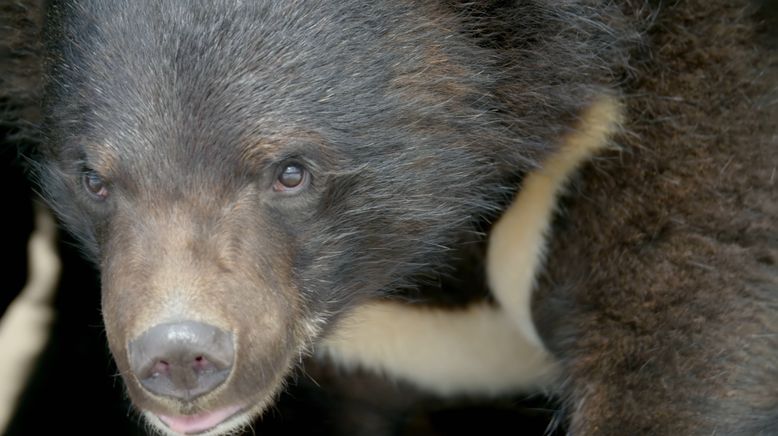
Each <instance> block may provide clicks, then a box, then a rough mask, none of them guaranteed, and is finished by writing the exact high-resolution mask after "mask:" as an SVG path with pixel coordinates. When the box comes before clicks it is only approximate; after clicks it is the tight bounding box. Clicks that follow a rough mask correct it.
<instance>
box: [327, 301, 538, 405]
mask: <svg viewBox="0 0 778 436" xmlns="http://www.w3.org/2000/svg"><path fill="white" fill-rule="evenodd" d="M318 352H319V355H320V356H324V357H329V358H331V359H332V360H333V361H335V362H336V363H339V364H341V365H343V366H344V367H346V368H355V367H364V368H367V369H370V370H373V371H377V372H379V373H385V374H386V375H389V376H391V377H395V378H400V379H405V380H407V381H410V382H413V383H414V384H416V385H418V386H419V387H422V388H425V389H428V390H430V391H432V392H436V393H439V394H442V395H452V394H478V395H484V394H501V393H504V392H506V391H513V390H516V389H532V390H535V389H537V388H539V387H540V386H541V385H542V384H543V382H544V381H547V380H546V376H547V375H551V374H550V373H551V371H550V369H551V368H552V366H553V365H552V362H551V360H550V359H549V356H548V355H547V353H545V352H544V351H543V350H542V349H539V348H538V347H535V346H533V345H532V344H530V343H528V342H526V341H523V340H522V338H521V336H519V335H518V334H517V333H516V329H515V327H514V326H513V324H512V322H511V320H510V319H509V318H508V317H507V316H506V314H505V313H504V312H502V311H501V310H500V309H499V308H496V307H492V306H489V305H486V304H477V305H473V306H471V307H468V308H467V309H463V310H461V311H451V310H440V309H431V308H423V307H412V306H408V305H405V304H401V303H391V302H376V303H370V304H367V305H364V306H361V307H359V308H357V309H356V311H355V312H354V313H353V315H352V316H350V317H349V318H348V319H347V320H345V321H344V323H343V325H341V326H340V328H339V330H338V331H337V332H335V334H333V335H332V336H330V337H329V338H328V339H327V340H326V341H325V343H324V344H323V346H322V347H321V348H319V349H318Z"/></svg>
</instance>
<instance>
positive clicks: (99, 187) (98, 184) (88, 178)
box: [82, 170, 108, 201]
mask: <svg viewBox="0 0 778 436" xmlns="http://www.w3.org/2000/svg"><path fill="white" fill-rule="evenodd" d="M82 180H83V183H84V189H86V191H87V192H88V193H89V195H90V196H91V197H92V198H94V199H95V200H98V201H103V200H105V199H106V198H108V187H107V186H106V183H105V181H104V180H103V178H102V177H100V175H99V174H97V173H96V172H95V171H93V170H86V171H84V175H83V176H82Z"/></svg>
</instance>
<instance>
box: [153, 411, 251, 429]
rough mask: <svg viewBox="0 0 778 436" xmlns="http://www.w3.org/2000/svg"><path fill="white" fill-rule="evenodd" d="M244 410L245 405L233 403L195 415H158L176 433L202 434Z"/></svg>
mask: <svg viewBox="0 0 778 436" xmlns="http://www.w3.org/2000/svg"><path fill="white" fill-rule="evenodd" d="M243 410H244V407H243V406H242V405H233V406H227V407H224V408H221V409H216V410H213V411H207V412H201V413H198V414H195V415H178V416H168V415H157V418H159V420H160V421H162V423H163V424H164V425H165V426H166V427H167V428H168V429H169V430H170V431H172V432H174V433H177V434H200V433H205V432H207V431H209V430H211V429H213V428H214V427H216V426H218V425H220V424H222V423H224V422H226V421H229V420H230V418H233V417H235V416H236V415H239V414H240V412H242V411H243Z"/></svg>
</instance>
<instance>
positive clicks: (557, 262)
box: [534, 1, 778, 435]
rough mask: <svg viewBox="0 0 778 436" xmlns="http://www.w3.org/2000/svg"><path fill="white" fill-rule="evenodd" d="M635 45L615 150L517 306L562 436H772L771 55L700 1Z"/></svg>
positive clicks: (670, 15)
mask: <svg viewBox="0 0 778 436" xmlns="http://www.w3.org/2000/svg"><path fill="white" fill-rule="evenodd" d="M647 42H648V43H647V46H646V50H647V51H648V52H647V55H648V56H644V57H642V59H644V63H642V64H641V65H640V72H639V73H638V76H637V77H636V79H635V80H634V81H632V82H631V83H630V85H629V91H628V97H627V103H628V108H629V116H628V123H627V125H626V127H627V129H628V131H629V133H628V134H625V135H622V137H620V138H619V141H620V142H621V143H622V144H623V148H622V150H621V151H620V152H614V153H611V154H610V155H608V156H605V157H603V158H602V159H600V160H598V161H597V163H596V165H595V167H594V168H592V169H591V170H590V171H588V172H587V173H586V175H585V177H584V178H583V180H582V184H581V187H580V191H578V192H580V193H581V195H580V196H576V197H575V198H574V199H571V200H570V202H569V204H568V206H567V210H566V213H565V218H564V220H563V222H562V223H560V225H559V226H558V228H557V229H556V233H555V238H554V241H553V246H552V249H551V251H550V253H551V255H550V257H549V259H548V262H547V271H546V274H545V276H544V280H543V284H544V286H543V287H542V290H541V292H540V293H539V295H538V296H537V298H536V300H535V302H534V310H535V313H536V316H537V317H538V319H539V324H540V330H541V332H543V334H544V338H545V340H546V341H547V343H548V344H549V345H550V347H551V348H552V351H554V352H556V353H557V354H558V355H559V356H560V357H561V358H562V362H563V365H564V373H565V380H564V383H563V384H562V387H561V389H562V392H563V393H564V398H565V400H566V402H567V409H568V410H571V411H574V412H573V413H572V414H571V415H570V416H569V418H567V419H569V426H570V432H571V433H572V434H597V435H622V434H647V435H649V434H650V435H659V434H662V435H665V434H666V435H680V434H683V435H710V434H722V435H757V434H759V435H772V434H778V269H777V268H776V261H777V260H778V257H777V256H778V232H777V229H778V189H777V188H776V187H777V186H778V176H776V168H778V143H776V136H775V135H776V130H775V126H776V122H777V121H778V116H777V114H776V109H775V90H776V88H775V86H776V80H775V66H776V64H775V61H774V59H775V58H774V49H775V47H768V48H767V49H766V48H765V47H764V46H760V45H759V44H760V37H759V36H758V34H757V33H755V26H754V25H753V23H752V22H751V21H750V19H749V17H748V13H747V12H746V9H745V8H743V7H742V6H738V5H733V4H732V2H709V1H708V2H696V1H689V2H680V3H677V4H674V5H667V6H665V7H664V8H663V9H662V10H661V11H660V13H659V15H658V16H657V18H656V21H655V22H654V23H653V24H652V26H651V28H650V30H649V39H648V41H647ZM626 429H629V430H628V431H627V430H626Z"/></svg>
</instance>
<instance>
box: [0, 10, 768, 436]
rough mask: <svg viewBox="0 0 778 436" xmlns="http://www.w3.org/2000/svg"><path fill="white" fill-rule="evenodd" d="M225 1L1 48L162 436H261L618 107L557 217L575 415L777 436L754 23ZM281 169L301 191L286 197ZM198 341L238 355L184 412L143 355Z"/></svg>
mask: <svg viewBox="0 0 778 436" xmlns="http://www.w3.org/2000/svg"><path fill="white" fill-rule="evenodd" d="M220 5H221V6H220V8H219V9H218V10H216V9H215V7H214V6H213V5H211V4H208V5H205V4H197V5H191V4H184V3H181V2H176V1H165V2H160V3H156V4H154V5H145V4H143V5H141V4H139V3H137V2H125V3H122V4H96V3H89V2H55V3H54V4H53V6H52V8H51V10H50V14H49V20H48V22H47V24H46V28H47V35H48V37H47V40H46V41H47V42H46V49H45V51H43V50H42V49H40V47H39V46H36V45H35V44H34V43H33V44H32V45H31V46H30V47H31V48H29V49H27V51H24V50H22V51H20V50H19V49H18V47H17V43H26V42H27V41H26V39H27V38H30V39H31V40H33V41H35V37H36V35H37V34H38V30H37V29H39V26H38V24H39V23H40V22H41V20H40V19H37V18H33V19H30V18H29V17H39V16H40V15H36V13H35V10H34V9H30V10H25V8H24V7H22V6H19V5H16V4H12V5H10V6H4V7H5V8H6V10H8V11H11V12H13V13H11V12H9V13H7V14H6V16H8V17H11V18H12V20H14V23H13V26H11V28H21V29H22V30H21V31H20V32H21V33H18V32H17V33H15V36H14V37H13V38H0V44H4V45H3V46H2V53H3V57H4V58H9V59H12V60H13V61H12V62H8V63H2V64H0V73H2V74H0V77H2V78H3V84H2V87H0V92H2V93H3V94H2V95H1V96H0V101H2V104H3V105H4V106H5V109H6V113H7V114H8V115H9V116H8V117H7V118H9V119H12V120H14V122H16V121H18V120H20V119H22V120H29V121H31V122H33V123H34V122H36V121H40V120H41V119H42V120H43V122H42V124H41V129H40V130H30V131H31V132H35V131H40V132H42V133H43V137H44V138H45V139H44V140H43V141H42V143H41V144H40V146H39V147H38V148H37V149H36V151H35V152H34V153H31V154H34V155H35V156H34V157H35V159H36V161H37V162H38V163H37V164H36V165H37V167H36V174H37V176H38V177H39V179H40V181H41V185H42V187H43V189H44V191H45V194H46V196H47V197H48V199H49V201H50V203H51V204H52V206H53V207H54V208H55V209H56V210H57V212H58V213H59V215H60V217H61V218H62V220H63V222H64V223H65V225H67V226H68V228H69V229H70V230H71V231H73V232H74V233H75V234H76V235H78V237H79V238H80V240H81V241H82V242H83V245H84V247H85V248H86V251H87V252H88V254H89V255H90V256H92V258H93V259H95V260H96V261H97V263H98V264H99V265H100V266H101V270H102V279H103V280H102V281H103V311H104V316H105V322H106V328H107V332H108V338H109V343H110V345H111V349H112V352H113V354H114V356H115V358H116V360H117V364H118V366H119V368H120V370H121V372H122V375H123V376H124V379H125V381H126V383H127V385H128V390H129V393H130V396H131V398H132V399H133V401H134V402H135V403H136V405H137V406H138V407H139V408H141V409H143V410H145V411H147V413H148V416H149V417H150V419H151V421H152V422H154V423H156V424H157V425H158V426H159V427H160V429H162V430H164V426H163V425H162V424H161V423H160V422H159V421H158V420H157V421H155V418H154V417H155V415H157V414H168V415H169V414H181V415H186V414H192V413H197V412H200V413H203V412H207V411H209V410H214V409H217V408H224V407H227V406H231V405H234V404H241V405H245V410H244V412H245V413H241V414H240V415H241V416H238V417H236V418H235V419H233V420H230V421H229V422H226V423H224V424H223V425H221V426H219V427H217V428H215V429H214V431H213V432H214V433H217V432H221V431H226V430H228V429H230V428H233V427H235V425H237V424H238V423H240V422H242V421H247V420H248V419H249V418H251V417H252V416H254V415H256V414H259V413H260V412H261V411H262V410H263V409H264V408H265V406H266V405H267V404H268V403H269V402H270V401H272V399H273V396H274V394H275V393H276V392H277V391H278V390H279V389H281V387H282V384H283V378H284V377H285V376H286V374H287V373H288V372H289V370H290V368H291V367H292V366H293V365H294V362H295V361H296V360H297V356H298V355H300V354H304V353H305V352H306V350H308V349H309V347H310V345H311V344H312V343H315V342H316V341H317V340H318V339H319V337H320V336H321V334H322V332H323V331H326V330H327V328H330V327H331V326H334V325H336V323H335V321H337V319H338V318H339V316H341V315H342V314H345V313H348V311H349V310H351V308H352V307H354V306H355V305H356V304H359V303H360V302H362V301H364V300H365V299H367V298H374V297H381V296H385V297H391V296H392V295H394V294H395V292H396V291H398V290H400V289H401V288H407V287H409V286H413V285H414V284H415V283H416V280H418V279H419V277H429V275H431V274H432V275H434V274H436V273H438V272H439V270H440V269H439V268H437V267H438V266H440V265H443V266H445V265H448V264H450V263H451V262H452V261H453V260H452V259H451V257H452V255H453V254H454V253H455V252H456V251H455V250H453V248H454V247H456V245H457V244H458V243H459V242H460V241H462V240H463V239H467V238H471V237H472V236H469V235H472V234H473V232H474V230H477V229H478V225H480V223H481V222H482V220H483V219H488V218H494V217H496V216H497V215H498V214H499V213H500V211H501V209H502V208H503V205H504V204H505V203H506V199H507V198H509V196H510V194H511V193H512V191H513V190H514V189H515V188H514V185H515V181H516V180H517V178H519V177H521V176H522V175H523V174H524V173H526V171H528V170H531V169H533V168H535V167H536V166H537V164H538V162H540V161H542V160H543V158H544V157H545V156H547V155H548V154H549V153H550V152H553V151H554V147H555V144H559V143H560V141H559V139H560V138H561V137H563V136H564V135H565V133H567V132H568V131H569V130H570V129H571V127H572V126H574V123H575V120H576V117H578V116H579V115H580V114H581V113H582V110H583V109H584V108H586V107H588V106H589V105H590V104H591V103H592V102H593V101H594V99H595V97H597V96H600V95H603V94H607V93H611V94H617V95H623V96H624V97H625V98H624V100H625V104H626V108H627V119H626V127H627V131H628V132H629V133H627V134H624V135H622V136H621V137H620V138H619V142H620V143H621V145H622V147H621V150H620V151H619V152H614V153H612V154H610V155H608V156H606V157H604V158H602V159H600V160H598V162H597V163H596V165H595V166H594V167H593V168H591V169H590V170H589V171H587V172H586V173H585V174H584V175H583V177H582V179H581V180H580V183H579V184H578V185H577V188H576V189H574V190H573V191H572V193H571V195H570V196H569V199H568V201H567V202H566V204H565V205H566V207H565V213H564V215H563V217H562V218H560V219H559V220H558V222H557V223H556V225H555V226H554V231H553V237H552V239H551V241H550V247H549V250H548V259H547V262H546V269H545V271H544V272H543V274H542V276H541V280H540V283H539V287H538V289H537V292H536V293H535V294H534V295H533V301H532V304H533V314H532V318H533V320H534V321H535V328H536V329H537V332H538V334H539V336H540V339H541V340H542V341H543V343H544V344H545V345H546V346H547V347H548V349H549V350H550V351H551V352H552V353H553V354H554V355H555V356H556V357H557V359H558V360H559V362H560V369H561V372H560V373H561V374H562V375H561V377H560V381H559V383H558V384H557V386H556V390H557V392H558V394H559V395H560V396H561V397H562V398H563V400H564V402H565V410H564V412H565V413H564V415H562V416H563V418H562V419H563V420H564V422H565V423H566V424H568V425H569V427H570V431H571V432H572V433H573V434H592V435H594V434H598V435H600V434H606V435H608V434H614V435H615V434H713V433H720V434H760V433H761V434H769V433H770V432H772V431H773V430H774V429H775V428H776V427H778V414H777V413H776V410H778V393H777V392H778V389H775V387H776V380H778V373H777V372H776V368H778V362H777V360H778V352H777V351H776V350H778V315H777V314H778V307H777V305H776V301H778V297H776V293H778V291H777V290H776V286H777V285H776V281H778V273H777V272H776V266H775V264H776V238H775V235H776V216H777V215H778V212H776V208H777V207H778V206H776V203H775V198H776V188H775V185H776V184H775V177H776V176H775V169H776V166H778V162H776V160H777V159H778V157H776V153H775V147H776V144H775V142H774V140H775V139H774V138H775V136H774V134H775V131H774V129H775V127H774V120H775V110H774V106H771V105H770V103H771V102H772V101H773V97H770V92H772V91H774V89H773V88H774V86H775V83H776V82H775V78H774V71H773V70H772V69H770V61H771V56H772V52H771V51H770V50H769V49H767V48H765V47H763V46H760V45H759V38H758V35H757V33H756V29H757V27H756V25H755V24H754V22H753V21H752V20H750V18H749V17H748V15H747V14H746V12H745V11H746V6H747V5H733V4H732V2H725V1H713V2H710V1H709V2H704V3H703V2H699V3H698V2H694V1H689V2H682V3H678V4H675V5H668V6H663V7H661V8H657V9H656V10H654V9H652V8H650V7H647V6H645V5H644V4H643V3H642V2H633V1H625V2H622V3H621V4H620V5H618V6H616V5H612V4H610V3H609V2H602V3H600V2H583V1H582V2H556V1H541V0H536V1H520V2H482V3H475V4H473V3H462V4H460V3H459V2H453V1H452V2H431V1H420V2H383V1H377V2H369V3H365V2H356V1H355V2H351V1H345V2H324V1H323V2H313V1H304V2H303V1H284V2H247V3H245V4H241V5H237V4H235V5H232V4H229V5H227V4H220ZM4 12H5V10H4ZM28 12H29V13H28ZM20 16H21V17H22V18H18V17H20ZM2 28H3V29H6V27H5V26H3V27H2ZM630 58H631V60H630V61H628V59H630ZM41 59H45V60H46V63H47V67H46V68H45V71H46V80H45V81H37V80H36V78H38V77H40V76H39V75H38V74H36V73H37V72H39V71H41V68H40V65H41V63H40V60H41ZM6 70H9V71H6ZM44 87H45V89H46V92H45V93H43V92H42V89H43V88H44ZM36 96H44V97H43V99H44V103H45V104H44V112H43V116H42V117H39V116H38V114H40V112H39V111H36V108H37V107H38V106H37V105H36V104H31V103H33V102H35V100H36ZM37 136H38V135H37V134H29V135H22V134H20V137H26V138H33V139H34V138H36V137H37ZM287 162H295V163H298V164H302V165H304V166H306V168H308V170H309V171H310V174H311V175H312V176H311V183H310V185H309V186H308V187H307V189H305V190H304V191H302V192H301V193H300V194H299V195H295V196H286V197H284V196H281V195H277V193H274V192H272V190H271V189H269V188H270V186H271V185H272V183H273V179H274V177H275V176H276V175H277V174H278V171H279V167H282V166H283V165H284V164H285V163H287ZM93 172H95V173H96V174H99V175H100V176H101V177H102V178H103V179H104V180H105V181H106V182H107V186H108V187H109V190H110V196H109V197H108V199H107V200H106V201H102V202H96V201H94V199H93V198H91V197H90V196H89V195H88V194H87V193H86V192H85V191H84V189H83V184H82V179H83V178H84V176H85V175H90V174H94V173H93ZM464 235H468V236H464ZM444 270H445V269H444ZM181 318H183V319H194V320H197V321H202V322H208V323H211V324H213V325H216V326H218V327H220V328H222V329H225V330H230V331H235V332H240V334H238V335H236V341H237V344H238V347H237V349H238V350H240V352H239V353H238V356H237V359H236V363H235V368H234V369H233V374H232V376H231V378H230V379H229V380H228V381H227V382H226V383H225V384H224V385H223V386H221V387H219V388H218V389H217V390H216V391H214V392H213V393H211V394H209V395H206V396H204V397H202V398H198V399H196V400H195V401H192V402H191V403H186V404H184V403H181V402H178V401H175V400H171V399H168V398H157V397H154V396H153V395H150V394H149V393H148V392H145V391H144V390H143V388H142V387H141V386H140V384H139V383H138V381H137V379H136V377H135V376H134V375H133V374H132V373H131V372H130V370H129V367H128V359H127V351H126V349H125V348H126V344H127V342H128V341H129V340H132V339H133V338H134V337H137V336H138V335H139V334H141V333H142V332H143V331H145V330H147V329H148V328H150V327H152V326H154V325H156V324H158V323H161V322H165V321H168V320H171V319H181Z"/></svg>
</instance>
